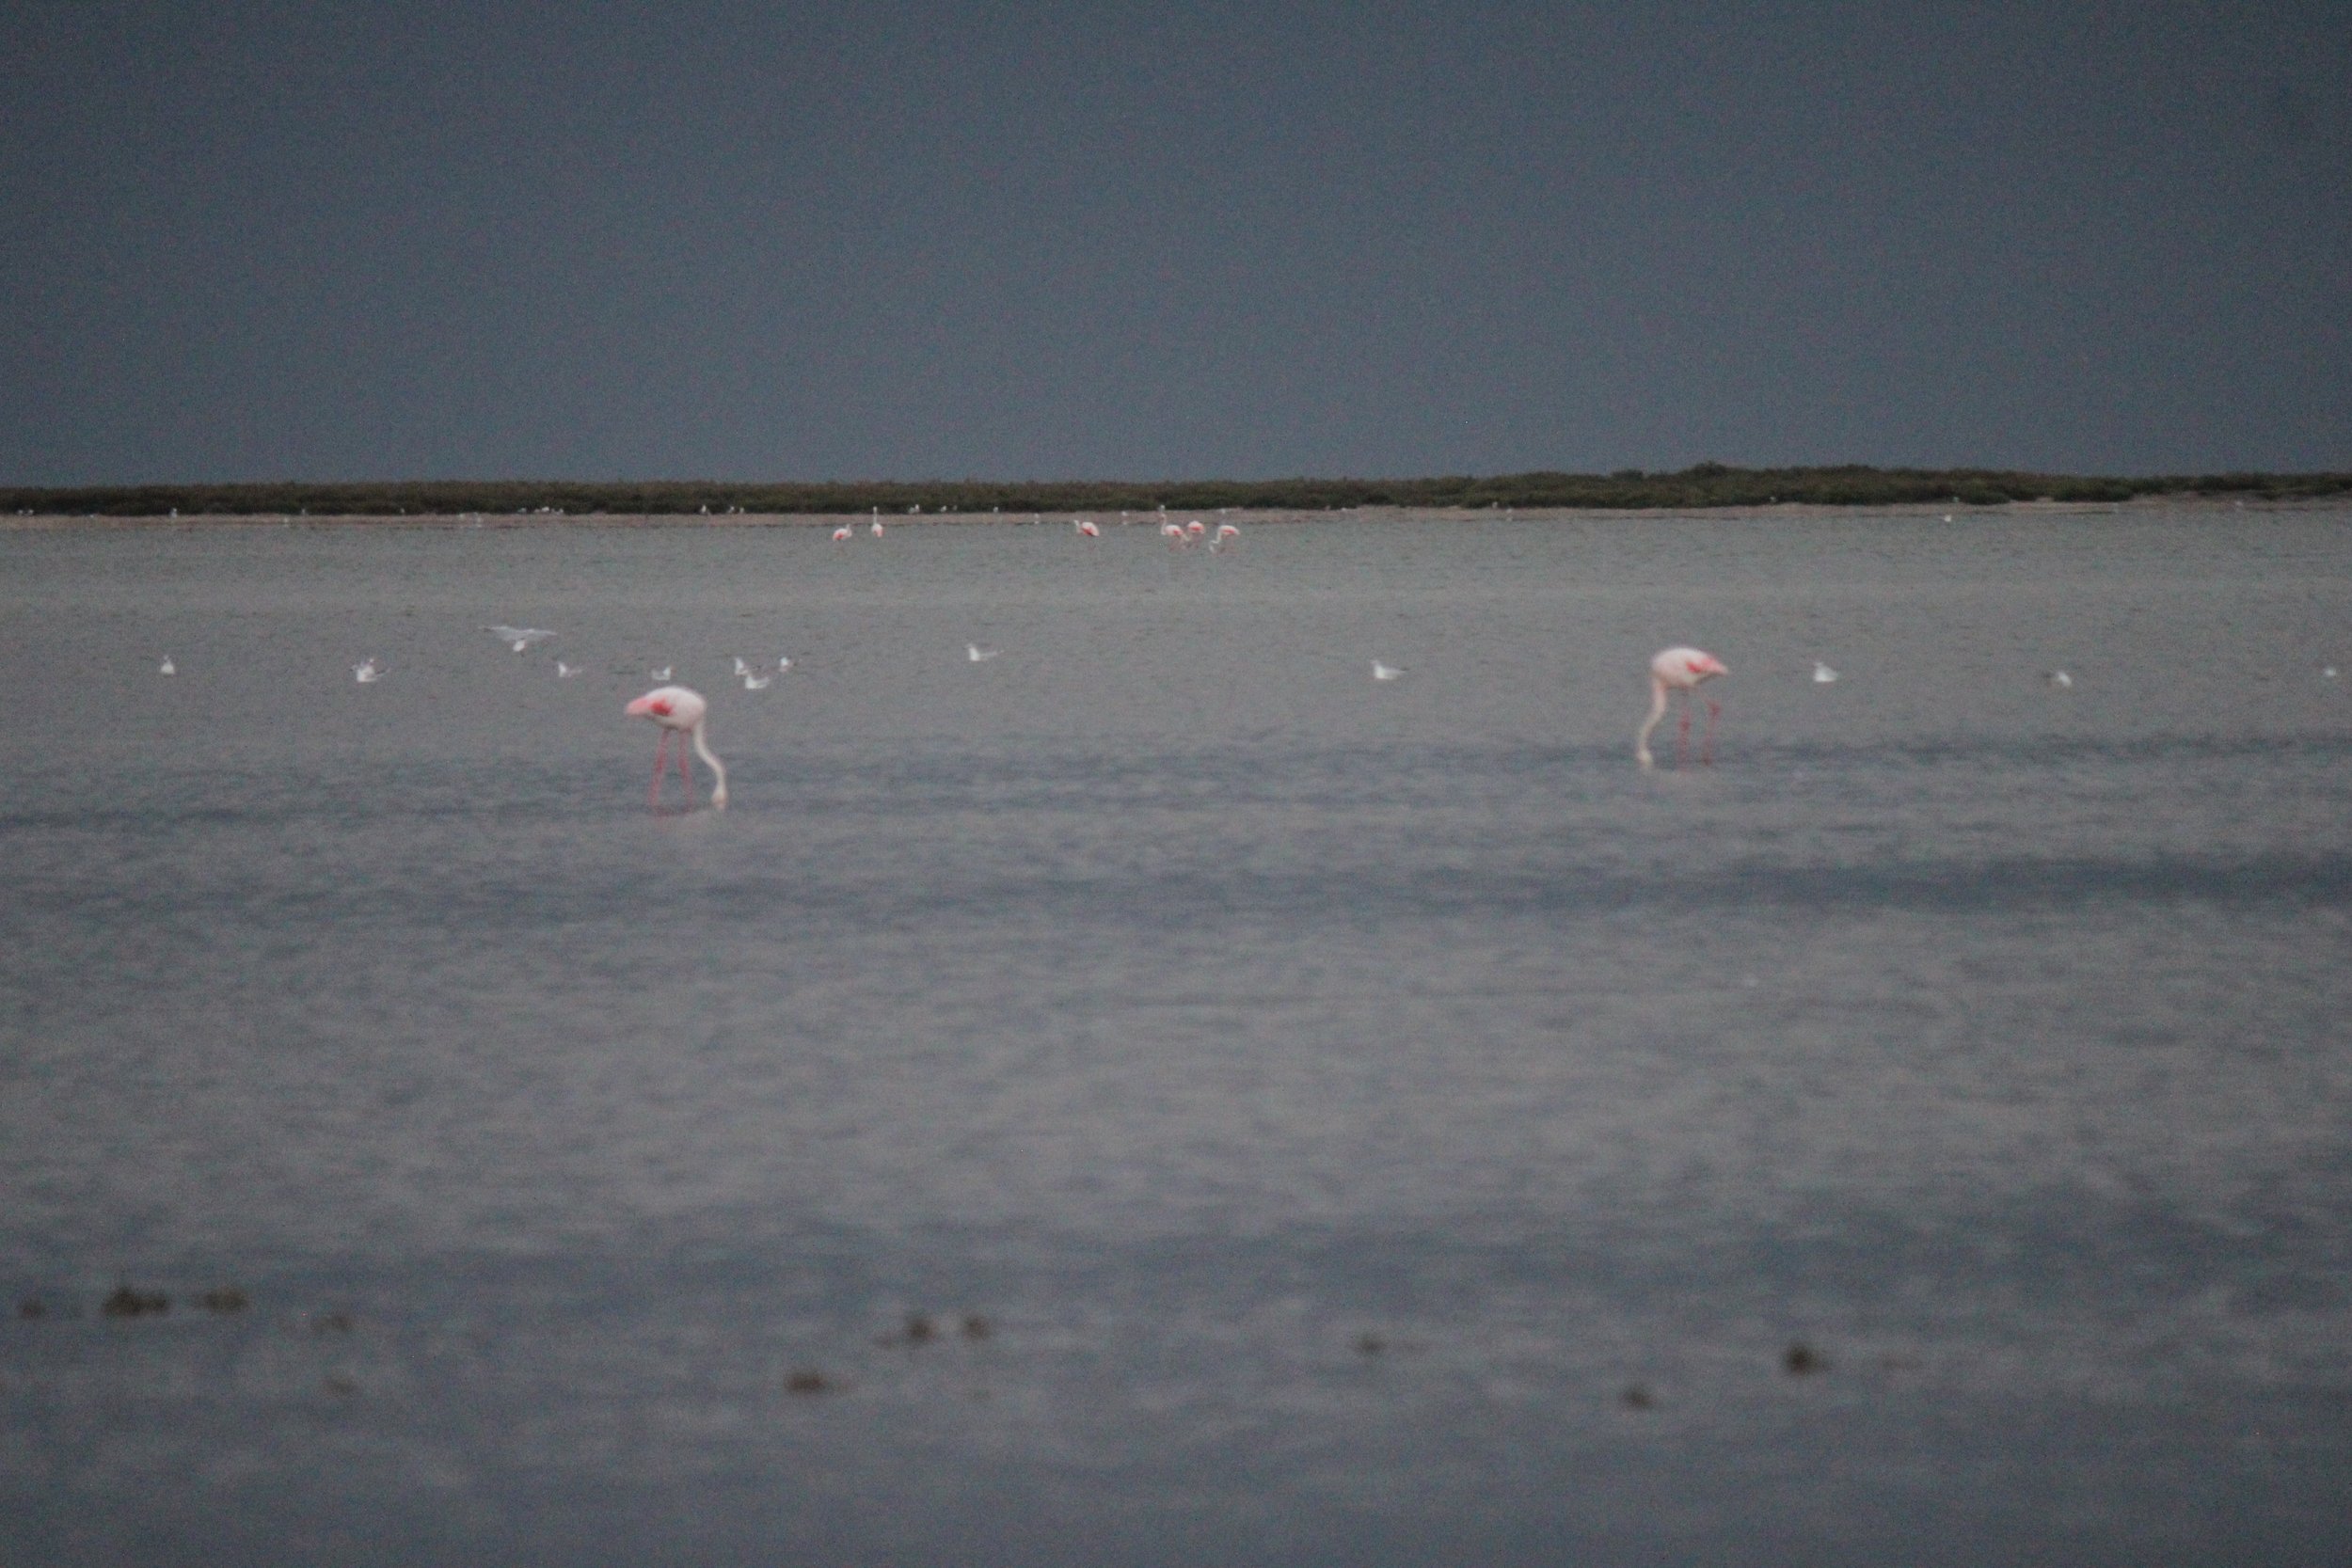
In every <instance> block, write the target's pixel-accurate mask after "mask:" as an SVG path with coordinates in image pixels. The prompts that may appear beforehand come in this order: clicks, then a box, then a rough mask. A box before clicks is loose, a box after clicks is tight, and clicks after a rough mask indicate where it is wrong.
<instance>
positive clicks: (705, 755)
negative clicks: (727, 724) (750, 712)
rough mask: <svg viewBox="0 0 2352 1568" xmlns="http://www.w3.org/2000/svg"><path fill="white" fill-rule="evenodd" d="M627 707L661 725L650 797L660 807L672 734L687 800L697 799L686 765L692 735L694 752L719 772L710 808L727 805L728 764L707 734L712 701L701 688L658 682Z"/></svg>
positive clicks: (631, 712) (635, 715)
mask: <svg viewBox="0 0 2352 1568" xmlns="http://www.w3.org/2000/svg"><path fill="white" fill-rule="evenodd" d="M625 711H626V712H627V713H628V716H629V717H630V718H632V719H650V720H652V721H654V722H655V723H657V724H659V725H660V726H661V739H660V743H658V744H657V745H656V746H655V747H654V749H653V790H652V793H651V795H650V797H649V800H650V801H651V803H652V804H653V806H654V807H655V808H656V809H657V810H659V809H660V805H661V765H662V762H663V761H664V759H665V756H666V753H667V752H668V749H669V745H670V737H671V736H676V737H677V776H678V777H679V779H681V780H683V781H684V783H685V784H686V800H687V803H688V804H690V805H691V804H692V803H693V800H694V775H693V774H692V773H691V772H690V771H688V769H687V767H686V742H687V739H688V737H689V736H691V737H692V739H693V742H694V754H695V755H696V756H698V757H700V758H702V759H703V761H704V762H705V763H707V764H708V765H709V767H710V771H711V773H712V774H713V775H715V779H714V782H713V783H712V784H711V786H710V809H711V810H713V811H724V810H726V809H727V765H726V764H725V763H723V762H721V761H720V760H719V756H718V753H717V752H713V751H712V750H711V749H710V741H709V739H708V737H707V736H706V734H705V731H704V720H705V718H706V717H707V715H708V713H709V712H710V705H709V704H708V703H707V702H705V701H704V700H703V694H702V693H701V692H699V691H696V690H694V689H692V688H691V687H684V686H657V687H655V688H654V689H652V690H651V691H648V692H646V693H645V694H644V696H642V697H640V698H638V699H637V700H636V701H635V702H633V703H631V704H629V705H628V708H627V709H626V710H625Z"/></svg>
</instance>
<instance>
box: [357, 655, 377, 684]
mask: <svg viewBox="0 0 2352 1568" xmlns="http://www.w3.org/2000/svg"><path fill="white" fill-rule="evenodd" d="M351 678H352V679H353V680H356V681H358V683H359V684H360V685H361V686H367V685H370V684H372V683H373V682H375V681H380V680H382V679H383V678H384V666H382V665H381V664H378V663H377V662H376V661H375V656H374V655H373V654H371V655H369V656H368V657H366V658H363V659H361V660H360V661H359V662H358V663H357V664H355V665H353V666H352V667H351Z"/></svg>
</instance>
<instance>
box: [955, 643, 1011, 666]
mask: <svg viewBox="0 0 2352 1568" xmlns="http://www.w3.org/2000/svg"><path fill="white" fill-rule="evenodd" d="M963 651H964V654H965V656H966V657H969V658H970V659H971V660H972V662H973V663H975V664H982V663H985V662H987V661H988V660H989V659H992V658H994V657H996V656H997V655H998V654H1001V653H1003V652H1004V651H1005V650H1004V649H1002V648H983V647H981V646H980V645H979V644H978V643H977V642H966V643H965V644H964V645H963Z"/></svg>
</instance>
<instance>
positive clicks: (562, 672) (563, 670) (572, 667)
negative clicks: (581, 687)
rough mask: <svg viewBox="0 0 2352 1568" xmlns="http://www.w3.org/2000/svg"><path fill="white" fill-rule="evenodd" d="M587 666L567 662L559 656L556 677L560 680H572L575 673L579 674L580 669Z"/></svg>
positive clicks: (556, 662)
mask: <svg viewBox="0 0 2352 1568" xmlns="http://www.w3.org/2000/svg"><path fill="white" fill-rule="evenodd" d="M585 668H586V666H585V665H580V664H566V663H564V661H563V660H562V659H560V658H559V659H557V660H556V661H555V678H556V679H557V680H560V681H567V680H570V679H571V678H572V677H573V676H574V675H577V674H579V673H580V671H581V670H583V669H585Z"/></svg>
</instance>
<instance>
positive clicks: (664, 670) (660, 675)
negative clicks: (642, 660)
mask: <svg viewBox="0 0 2352 1568" xmlns="http://www.w3.org/2000/svg"><path fill="white" fill-rule="evenodd" d="M648 673H650V674H651V675H652V676H653V678H654V679H656V680H658V681H666V680H668V679H669V678H670V667H669V666H668V665H666V664H665V665H663V666H662V667H661V668H660V669H659V670H654V671H651V672H648Z"/></svg>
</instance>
